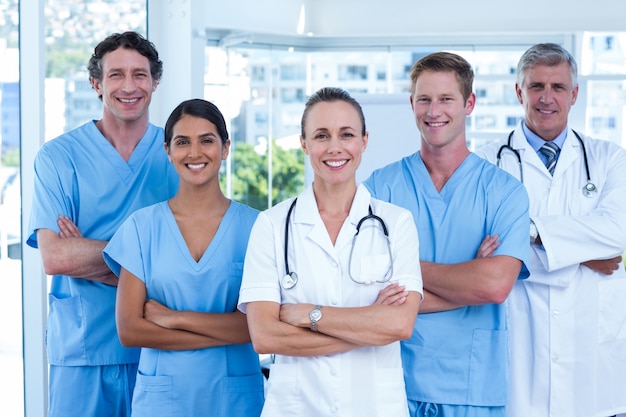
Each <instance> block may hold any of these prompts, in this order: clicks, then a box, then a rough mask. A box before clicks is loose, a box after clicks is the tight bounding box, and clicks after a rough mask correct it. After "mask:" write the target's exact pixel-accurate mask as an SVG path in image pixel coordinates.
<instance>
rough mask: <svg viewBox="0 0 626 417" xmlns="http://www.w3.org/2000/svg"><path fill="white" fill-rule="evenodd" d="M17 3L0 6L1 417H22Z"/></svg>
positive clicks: (9, 0)
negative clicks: (0, 63) (2, 293)
mask: <svg viewBox="0 0 626 417" xmlns="http://www.w3.org/2000/svg"><path fill="white" fill-rule="evenodd" d="M18 13H19V11H18V1H17V0H8V1H2V2H0V62H2V65H0V114H1V118H0V145H1V146H0V279H1V280H2V287H3V292H4V296H3V302H2V304H0V317H2V318H3V319H2V324H1V325H0V369H2V372H1V373H0V415H3V416H20V415H24V378H23V374H22V369H23V366H22V272H21V270H22V261H21V247H20V236H21V229H20V224H21V222H20V215H21V200H20V176H19V168H20V166H19V165H20V124H19V121H20V117H19V116H20V101H19V100H20V97H19V49H18V47H19V42H18V36H19V33H18V22H19V16H18Z"/></svg>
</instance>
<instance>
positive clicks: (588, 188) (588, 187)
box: [583, 182, 598, 198]
mask: <svg viewBox="0 0 626 417" xmlns="http://www.w3.org/2000/svg"><path fill="white" fill-rule="evenodd" d="M596 194H598V187H596V185H595V184H594V183H592V182H588V183H587V184H585V186H584V187H583V195H584V196H585V197H588V198H591V197H593V196H595V195H596Z"/></svg>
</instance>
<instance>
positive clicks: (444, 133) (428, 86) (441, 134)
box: [411, 70, 476, 149]
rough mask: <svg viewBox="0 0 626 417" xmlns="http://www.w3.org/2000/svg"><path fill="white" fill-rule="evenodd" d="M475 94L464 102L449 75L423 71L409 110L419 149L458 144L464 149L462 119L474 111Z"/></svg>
mask: <svg viewBox="0 0 626 417" xmlns="http://www.w3.org/2000/svg"><path fill="white" fill-rule="evenodd" d="M475 101H476V98H475V95H474V93H471V94H470V96H469V98H468V99H467V100H464V99H463V94H462V93H461V89H460V87H459V82H458V80H457V78H456V76H455V74H454V72H452V71H430V70H428V71H424V72H422V73H421V74H420V75H419V77H418V78H417V80H416V81H415V85H414V89H413V94H412V96H411V108H412V109H413V115H414V116H415V123H416V124H417V128H418V129H419V131H420V133H421V135H422V146H426V147H429V148H431V149H434V148H443V147H446V146H447V145H449V144H457V143H460V142H461V141H462V142H463V146H465V119H466V116H468V115H469V114H470V113H471V112H472V110H473V109H474V103H475Z"/></svg>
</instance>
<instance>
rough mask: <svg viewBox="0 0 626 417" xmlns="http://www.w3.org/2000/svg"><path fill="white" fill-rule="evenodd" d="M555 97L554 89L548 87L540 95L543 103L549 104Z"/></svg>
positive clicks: (540, 100)
mask: <svg viewBox="0 0 626 417" xmlns="http://www.w3.org/2000/svg"><path fill="white" fill-rule="evenodd" d="M553 97H554V94H553V91H552V90H551V89H549V88H546V89H545V90H543V92H542V93H541V96H540V97H539V102H540V103H543V104H546V103H548V104H549V103H551V102H552V99H553Z"/></svg>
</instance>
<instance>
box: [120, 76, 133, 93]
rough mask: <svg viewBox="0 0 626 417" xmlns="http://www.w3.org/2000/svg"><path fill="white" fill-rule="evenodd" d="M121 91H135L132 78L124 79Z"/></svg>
mask: <svg viewBox="0 0 626 417" xmlns="http://www.w3.org/2000/svg"><path fill="white" fill-rule="evenodd" d="M122 89H123V90H124V91H125V92H131V91H135V80H133V77H132V76H126V77H124V83H123V85H122Z"/></svg>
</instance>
